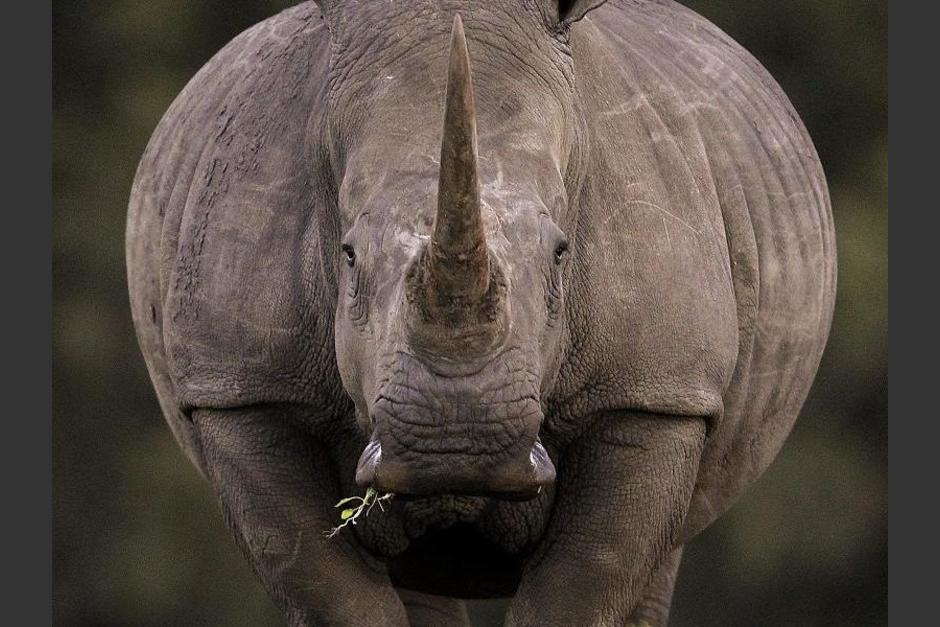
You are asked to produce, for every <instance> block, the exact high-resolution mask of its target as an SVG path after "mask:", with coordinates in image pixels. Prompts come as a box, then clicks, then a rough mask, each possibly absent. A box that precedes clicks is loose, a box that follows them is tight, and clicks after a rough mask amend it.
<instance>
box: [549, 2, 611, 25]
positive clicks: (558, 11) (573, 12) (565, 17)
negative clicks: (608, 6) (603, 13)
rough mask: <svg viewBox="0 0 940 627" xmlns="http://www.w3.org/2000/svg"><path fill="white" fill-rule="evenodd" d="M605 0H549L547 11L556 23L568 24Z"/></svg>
mask: <svg viewBox="0 0 940 627" xmlns="http://www.w3.org/2000/svg"><path fill="white" fill-rule="evenodd" d="M605 2H607V0H549V2H548V4H549V7H548V8H549V11H550V12H551V13H550V14H553V17H555V19H556V20H557V22H558V23H560V24H564V25H568V24H573V23H575V22H577V21H578V20H580V19H581V18H582V17H584V16H585V14H587V12H588V11H590V10H592V9H596V8H597V7H599V6H601V5H602V4H604V3H605Z"/></svg>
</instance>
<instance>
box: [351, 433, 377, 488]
mask: <svg viewBox="0 0 940 627" xmlns="http://www.w3.org/2000/svg"><path fill="white" fill-rule="evenodd" d="M370 420H371V417H370ZM381 460H382V445H381V444H380V443H379V440H378V438H377V437H376V436H375V434H374V433H373V435H372V439H370V440H369V443H368V444H366V448H365V450H363V451H362V455H360V456H359V463H358V464H357V465H356V484H357V485H359V486H360V487H363V488H367V487H370V486H372V484H373V483H375V471H376V468H377V467H378V465H379V462H380V461H381Z"/></svg>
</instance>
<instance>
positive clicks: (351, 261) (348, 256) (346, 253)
mask: <svg viewBox="0 0 940 627" xmlns="http://www.w3.org/2000/svg"><path fill="white" fill-rule="evenodd" d="M343 259H344V260H345V261H346V265H347V266H349V267H350V268H352V267H353V266H354V265H355V263H356V251H355V250H353V247H352V246H350V245H349V244H343Z"/></svg>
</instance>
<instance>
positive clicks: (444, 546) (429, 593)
mask: <svg viewBox="0 0 940 627" xmlns="http://www.w3.org/2000/svg"><path fill="white" fill-rule="evenodd" d="M835 258H836V257H835V247H834V235H833V225H832V217H831V210H830V203H829V198H828V191H827V187H826V182H825V178H824V174H823V171H822V168H821V166H820V163H819V159H818V156H817V154H816V151H815V149H814V147H813V144H812V142H811V140H810V138H809V136H808V134H807V131H806V129H805V128H804V126H803V124H802V123H801V121H800V119H799V117H798V116H797V114H796V113H795V111H794V109H793V107H792V105H791V104H790V102H789V101H788V99H787V97H786V96H785V95H784V93H783V92H782V90H781V88H780V87H779V86H778V85H777V84H776V83H775V82H774V80H773V79H772V78H771V77H770V76H769V75H768V73H767V72H766V71H765V70H764V69H763V68H762V67H761V65H760V64H759V63H758V62H757V61H756V60H755V59H754V58H753V57H751V56H750V55H749V54H748V53H747V52H745V51H744V50H743V49H742V48H741V47H740V46H739V45H738V44H736V43H735V42H734V41H733V40H732V39H731V38H730V37H728V36H727V35H726V34H724V33H722V32H721V31H720V30H719V29H718V28H716V27H715V26H713V25H712V24H710V23H709V22H708V21H706V20H705V19H704V18H702V17H700V16H698V15H697V14H695V13H694V12H692V11H690V10H688V9H686V8H684V7H682V6H680V5H678V4H676V3H674V2H671V1H669V0H610V1H608V2H604V1H603V0H569V1H561V0H489V1H486V2H483V1H480V2H476V1H471V0H460V1H456V0H413V1H409V2H389V1H384V0H381V1H380V0H370V1H366V0H359V1H356V0H319V2H317V3H312V2H305V3H303V4H301V5H299V6H296V7H294V8H291V9H288V10H286V11H284V12H282V13H280V14H278V15H276V16H274V17H271V18H270V19H267V20H266V21H263V22H261V23H260V24H258V25H256V26H254V27H252V28H250V29H248V30H247V31H245V32H244V33H242V34H241V35H239V36H238V37H236V38H235V39H234V40H233V41H232V42H231V43H229V44H228V45H227V46H226V47H225V48H223V49H222V50H221V51H220V52H219V53H218V54H217V55H216V56H215V57H214V58H213V59H212V60H211V61H209V62H208V63H207V64H206V66H205V67H203V69H202V70H200V71H199V73H198V74H197V75H196V76H195V77H194V78H193V79H192V80H191V81H190V83H189V84H188V85H187V86H186V88H185V89H184V90H183V91H182V93H181V94H180V95H179V96H178V97H177V98H176V100H175V101H174V102H173V104H172V106H171V107H170V109H169V111H168V112H167V113H166V115H165V116H164V117H163V119H162V121H161V122H160V124H159V126H158V127H157V129H156V131H155V132H154V134H153V137H152V138H151V140H150V142H149V145H148V146H147V148H146V151H145V153H144V155H143V158H142V161H141V163H140V166H139V169H138V171H137V175H136V179H135V181H134V185H133V190H132V192H131V198H130V209H129V219H128V226H127V265H128V280H129V286H130V296H131V304H132V309H133V317H134V323H135V326H136V330H137V334H138V339H139V342H140V345H141V348H142V352H143V355H144V357H145V359H146V363H147V366H148V369H149V373H150V376H151V378H152V381H153V385H154V387H155V390H156V393H157V396H158V398H159V402H160V405H161V408H162V412H163V414H164V415H165V417H166V420H167V421H168V423H169V425H170V427H171V428H172V431H173V434H174V435H175V437H176V439H177V440H178V441H179V443H180V445H181V446H182V449H183V450H184V451H185V453H186V454H187V456H188V458H189V460H191V462H192V463H193V464H194V465H195V467H196V468H197V469H198V470H199V471H200V472H201V473H202V475H204V477H205V478H206V479H207V480H208V482H209V483H210V484H211V486H212V487H213V489H214V491H215V493H216V494H217V496H218V498H219V500H220V502H221V509H222V512H223V516H224V518H225V520H226V522H227V525H228V526H229V527H230V529H231V530H232V532H233V535H234V537H235V539H236V542H237V543H238V545H239V546H240V548H241V549H242V551H243V552H244V554H245V556H246V558H247V559H248V560H249V561H250V563H251V565H252V567H253V569H254V570H255V572H256V573H257V575H258V576H259V578H260V579H261V580H262V582H263V583H264V585H265V587H266V589H267V590H268V592H269V593H270V594H271V595H272V597H273V598H274V599H275V600H276V602H277V603H278V604H279V605H280V606H281V607H282V608H283V611H284V613H285V616H286V619H287V621H288V622H289V624H291V625H407V624H409V623H410V624H414V625H438V624H440V625H460V624H466V623H467V610H466V603H465V601H464V600H466V599H484V598H502V599H509V601H508V602H507V604H506V606H505V607H506V610H505V621H506V624H508V625H538V626H551V625H564V626H572V625H617V626H620V625H625V624H646V625H662V624H664V623H665V621H666V619H667V614H668V612H669V608H670V603H671V596H672V589H673V584H674V581H675V578H676V572H677V570H678V567H679V563H680V557H681V552H682V547H683V545H685V544H686V543H688V542H689V541H690V540H692V539H693V538H694V537H695V536H696V535H697V534H699V533H700V532H701V531H702V530H703V529H705V528H706V527H707V526H709V525H710V524H711V523H712V522H713V521H715V520H716V519H717V518H718V517H719V516H720V515H722V514H723V513H724V512H725V511H726V510H727V509H728V508H729V507H730V506H731V505H732V504H733V503H734V502H735V500H736V499H737V498H738V497H739V496H740V495H741V494H742V492H743V491H744V490H745V488H747V487H748V485H749V484H751V483H752V482H753V481H754V480H755V479H756V478H757V477H758V476H759V475H760V474H761V473H762V472H763V471H764V469H765V468H766V467H767V466H768V464H770V462H771V461H772V460H773V458H774V457H775V455H776V454H777V452H778V450H779V449H780V447H781V445H782V443H783V441H784V440H785V438H786V436H787V435H788V432H789V431H790V429H791V427H792V425H793V423H794V421H795V419H796V417H797V414H798V413H799V411H800V409H801V406H802V404H803V402H804V400H805V398H806V396H807V394H808V391H809V388H810V385H811V383H812V380H813V378H814V376H815V373H816V370H817V368H818V365H819V361H820V358H821V354H822V351H823V348H824V345H825V342H826V338H827V335H828V332H829V327H830V323H831V318H832V311H833V302H834V294H835ZM364 493H365V494H367V495H368V494H372V496H373V497H374V496H375V495H383V499H382V500H378V501H376V500H375V499H374V498H373V500H371V501H370V503H372V504H375V503H376V502H377V503H378V505H379V507H377V508H374V509H372V510H370V512H369V513H368V515H362V516H358V518H353V520H355V522H356V524H355V525H347V526H346V527H345V528H343V529H342V530H341V531H340V533H338V534H335V533H334V534H328V533H325V532H327V531H329V530H330V529H332V528H334V527H336V525H337V523H338V521H339V517H338V511H339V510H336V509H334V505H335V503H336V502H337V501H338V500H340V499H342V498H344V497H351V496H355V495H363V494H364ZM388 495H394V496H393V497H388ZM358 513H361V512H357V515H358ZM346 515H347V516H348V512H347V514H346ZM331 535H332V537H330V536H331Z"/></svg>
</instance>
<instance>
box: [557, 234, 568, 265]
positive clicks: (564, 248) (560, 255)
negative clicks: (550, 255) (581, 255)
mask: <svg viewBox="0 0 940 627" xmlns="http://www.w3.org/2000/svg"><path fill="white" fill-rule="evenodd" d="M567 253H568V240H562V241H560V242H558V245H557V246H555V263H556V264H560V263H561V262H562V261H563V260H564V258H565V255H566V254H567Z"/></svg>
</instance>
